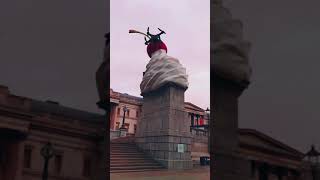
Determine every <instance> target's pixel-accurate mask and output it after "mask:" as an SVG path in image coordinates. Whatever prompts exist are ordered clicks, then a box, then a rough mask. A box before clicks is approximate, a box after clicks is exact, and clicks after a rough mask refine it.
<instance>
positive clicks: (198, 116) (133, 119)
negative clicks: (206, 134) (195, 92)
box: [110, 89, 209, 135]
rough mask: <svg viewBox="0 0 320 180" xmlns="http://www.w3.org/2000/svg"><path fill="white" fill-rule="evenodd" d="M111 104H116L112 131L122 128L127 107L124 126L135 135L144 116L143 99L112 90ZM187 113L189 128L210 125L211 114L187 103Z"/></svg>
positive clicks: (112, 117) (111, 121) (111, 115)
mask: <svg viewBox="0 0 320 180" xmlns="http://www.w3.org/2000/svg"><path fill="white" fill-rule="evenodd" d="M110 102H111V103H113V104H114V105H113V107H112V109H111V113H110V130H111V131H116V130H119V128H120V127H121V126H122V122H123V116H124V107H126V109H127V110H126V111H125V123H124V124H125V127H126V128H127V129H128V134H129V135H134V134H135V133H136V130H137V124H138V121H139V118H140V115H141V114H142V102H143V98H142V97H136V96H132V95H129V94H126V93H120V92H116V91H113V89H110ZM185 112H186V113H188V118H189V119H190V121H189V122H190V124H189V126H191V127H196V126H198V128H202V129H204V128H205V127H206V126H207V125H208V123H209V121H208V117H209V114H208V112H206V111H205V110H204V109H202V108H200V107H198V106H196V105H194V104H192V103H190V102H185Z"/></svg>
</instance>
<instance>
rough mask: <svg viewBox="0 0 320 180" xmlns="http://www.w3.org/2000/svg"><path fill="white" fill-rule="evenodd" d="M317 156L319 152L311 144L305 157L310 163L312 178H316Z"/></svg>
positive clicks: (314, 179)
mask: <svg viewBox="0 0 320 180" xmlns="http://www.w3.org/2000/svg"><path fill="white" fill-rule="evenodd" d="M319 156H320V153H319V152H318V151H317V150H316V148H315V147H314V145H311V149H310V151H308V152H307V153H306V157H307V160H308V161H309V162H310V164H311V172H312V177H313V180H316V179H317V169H318V165H319Z"/></svg>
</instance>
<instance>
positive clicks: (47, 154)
mask: <svg viewBox="0 0 320 180" xmlns="http://www.w3.org/2000/svg"><path fill="white" fill-rule="evenodd" d="M41 155H42V157H43V158H44V166H43V172H42V180H48V167H49V160H50V159H51V158H52V157H53V155H54V153H53V148H52V145H51V143H50V142H48V143H47V144H46V145H45V146H43V148H42V149H41Z"/></svg>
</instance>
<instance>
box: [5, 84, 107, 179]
mask: <svg viewBox="0 0 320 180" xmlns="http://www.w3.org/2000/svg"><path fill="white" fill-rule="evenodd" d="M103 121H104V116H102V115H100V114H95V113H89V112H85V111H81V110H77V109H73V108H68V107H65V106H62V105H60V104H59V103H57V102H53V101H46V102H42V101H37V100H33V99H30V98H26V97H21V96H17V95H14V94H11V93H10V91H9V89H8V88H7V87H5V86H0V179H1V180H22V179H23V180H35V179H37V180H38V179H41V177H42V172H43V167H44V158H43V157H42V155H41V154H40V152H41V149H42V148H43V147H44V145H45V144H47V143H48V142H50V143H51V144H52V148H53V152H54V154H53V157H52V158H51V159H50V160H49V168H48V171H49V173H48V174H49V179H57V180H60V179H61V180H62V179H73V180H77V179H78V180H85V179H88V180H89V179H97V176H99V173H98V170H99V168H98V167H99V164H100V163H105V161H103V162H102V158H101V145H100V143H101V140H102V128H103ZM71 167H72V168H71Z"/></svg>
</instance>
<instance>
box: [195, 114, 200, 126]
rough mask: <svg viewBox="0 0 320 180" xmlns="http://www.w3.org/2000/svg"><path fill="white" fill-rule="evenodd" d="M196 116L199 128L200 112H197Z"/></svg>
mask: <svg viewBox="0 0 320 180" xmlns="http://www.w3.org/2000/svg"><path fill="white" fill-rule="evenodd" d="M196 118H197V129H198V127H199V114H196Z"/></svg>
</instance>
